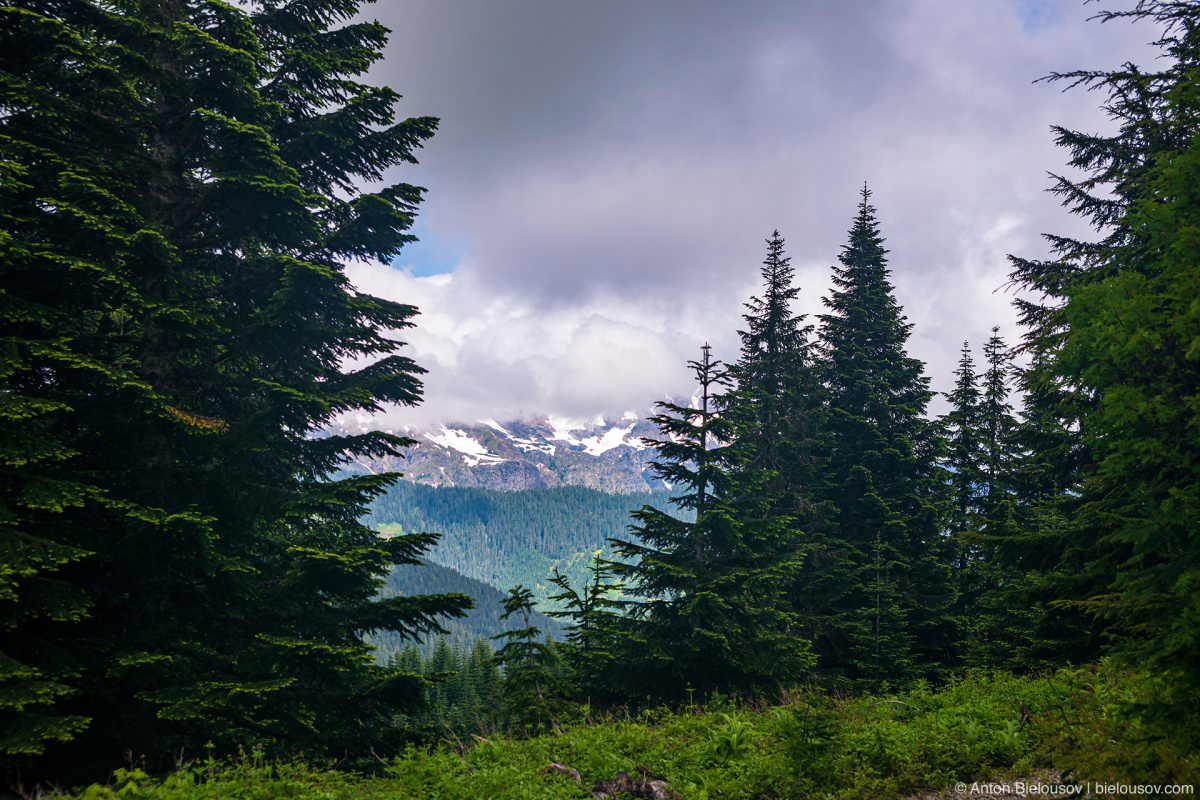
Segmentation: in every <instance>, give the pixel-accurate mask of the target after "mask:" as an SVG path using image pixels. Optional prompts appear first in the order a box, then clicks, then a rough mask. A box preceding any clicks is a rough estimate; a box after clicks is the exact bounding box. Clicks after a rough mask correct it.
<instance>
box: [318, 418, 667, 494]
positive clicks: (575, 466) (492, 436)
mask: <svg viewBox="0 0 1200 800" xmlns="http://www.w3.org/2000/svg"><path fill="white" fill-rule="evenodd" d="M370 427H374V426H373V424H372V420H371V419H370V418H369V417H366V416H362V417H358V418H346V419H343V420H341V421H340V422H339V423H338V424H337V425H336V426H335V427H334V428H332V429H331V431H330V432H331V433H335V434H340V433H359V432H361V431H363V430H364V429H367V428H370ZM390 432H394V433H397V434H402V435H404V436H408V437H410V438H412V439H415V440H416V441H417V444H416V445H414V446H413V447H410V448H409V449H408V451H407V453H406V454H405V455H404V456H403V457H400V458H395V457H391V458H383V459H378V460H372V461H367V460H362V461H357V462H355V463H353V464H349V465H347V467H346V468H347V469H348V470H349V471H368V472H401V473H403V474H404V477H405V478H406V479H407V480H409V481H412V482H414V483H419V484H424V485H427V486H457V487H472V488H479V489H495V490H498V491H516V490H522V489H548V488H552V487H556V486H585V487H588V488H590V489H597V490H599V491H602V492H608V493H610V494H629V493H633V492H648V491H654V490H658V489H666V488H669V487H667V486H666V485H665V484H663V482H662V481H660V480H658V479H657V478H655V477H654V476H653V475H652V474H651V472H650V471H649V467H650V458H651V456H652V454H653V451H651V450H648V449H647V448H646V446H645V444H643V443H642V441H641V439H642V437H643V436H648V437H654V436H655V435H656V434H657V433H658V430H657V428H656V427H655V426H654V425H653V423H650V422H647V421H645V420H640V419H638V418H637V417H636V416H635V415H633V414H626V415H625V416H624V417H623V418H621V419H620V420H596V421H594V422H592V423H586V424H584V423H576V422H571V421H569V420H565V419H563V418H562V417H558V416H555V415H551V416H548V417H541V418H536V419H533V420H527V421H521V420H514V421H512V422H506V423H504V424H503V425H502V424H500V423H498V422H495V421H494V420H490V419H488V420H479V421H477V422H475V423H449V424H442V425H438V426H435V427H431V428H417V427H403V428H401V429H399V430H395V431H390Z"/></svg>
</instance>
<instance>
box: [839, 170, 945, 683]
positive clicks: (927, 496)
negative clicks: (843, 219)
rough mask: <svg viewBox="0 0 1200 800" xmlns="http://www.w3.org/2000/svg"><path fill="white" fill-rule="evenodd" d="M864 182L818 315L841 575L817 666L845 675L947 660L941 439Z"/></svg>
mask: <svg viewBox="0 0 1200 800" xmlns="http://www.w3.org/2000/svg"><path fill="white" fill-rule="evenodd" d="M870 196H871V193H870V191H869V190H868V189H867V188H866V187H865V186H864V187H863V190H862V200H861V202H860V204H859V208H858V215H857V217H856V218H855V220H854V225H853V227H852V228H851V230H850V235H849V241H848V242H847V244H846V245H844V246H843V248H842V253H841V254H840V255H839V256H838V260H839V262H840V264H839V265H838V266H835V267H834V271H833V285H834V289H833V291H832V292H831V295H830V297H828V298H825V300H824V303H825V306H826V308H827V309H828V310H829V313H827V314H824V315H822V316H821V321H822V323H823V325H822V327H821V329H820V345H821V351H822V361H823V363H822V374H823V377H824V383H825V389H826V391H827V392H828V397H829V400H828V415H829V416H828V428H827V431H828V432H827V442H828V448H829V466H828V469H827V470H826V484H825V498H826V499H827V500H828V501H829V502H830V503H832V505H833V506H834V508H835V509H836V511H835V512H834V519H835V521H836V524H837V534H836V536H837V539H838V542H839V552H838V553H837V556H836V558H835V559H832V560H831V564H830V567H829V569H831V570H837V571H840V572H841V573H842V574H843V575H846V576H847V579H848V581H849V585H848V587H847V588H848V589H849V590H848V591H846V592H845V593H844V594H843V595H842V596H840V597H837V598H835V599H833V600H832V601H831V603H830V605H829V607H828V608H827V610H826V612H825V616H826V618H827V619H828V620H829V633H828V635H827V636H825V637H824V642H823V644H822V646H821V648H820V656H821V662H820V667H821V668H822V669H824V670H826V671H828V672H829V673H831V674H840V675H844V676H846V677H849V678H869V679H903V678H907V677H915V676H918V675H936V674H938V673H939V672H940V671H942V670H944V669H946V668H948V667H950V666H951V665H952V664H953V663H954V661H955V659H956V657H957V656H956V652H957V646H958V644H957V643H958V631H957V627H956V624H955V622H954V620H953V617H952V614H951V613H950V612H951V609H952V605H953V603H954V588H953V585H952V583H951V577H950V563H951V560H952V558H953V555H954V543H953V541H952V540H951V539H949V538H948V537H947V536H945V535H944V533H943V530H942V528H941V520H942V515H943V509H942V505H941V499H940V495H941V492H942V487H943V486H944V484H945V479H944V477H943V476H942V469H941V467H940V466H939V464H938V463H937V462H938V459H939V457H940V456H941V448H942V441H941V438H940V436H939V435H938V431H937V427H936V423H934V422H931V421H930V420H927V419H926V418H925V416H924V415H925V408H926V405H927V404H928V402H929V400H930V398H931V396H932V392H930V390H929V379H928V378H927V377H925V376H924V375H923V374H922V372H923V364H922V363H921V362H920V361H919V360H917V359H915V358H911V357H909V356H908V355H907V354H906V352H905V350H904V345H905V342H906V341H907V339H908V336H909V333H910V331H911V330H912V324H911V323H909V322H907V321H906V320H905V318H904V316H903V314H902V313H901V308H900V305H899V303H897V302H896V299H895V296H894V295H893V292H892V286H891V283H890V281H889V279H888V276H889V274H890V270H889V269H888V266H887V258H886V256H887V252H888V251H887V250H886V249H884V247H883V241H884V240H883V237H882V236H881V235H880V231H879V222H878V220H877V219H876V216H875V209H874V208H873V207H872V206H871V205H870V203H869V200H870Z"/></svg>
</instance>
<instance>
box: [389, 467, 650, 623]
mask: <svg viewBox="0 0 1200 800" xmlns="http://www.w3.org/2000/svg"><path fill="white" fill-rule="evenodd" d="M669 498H670V493H669V492H666V491H658V492H640V493H636V494H635V493H630V494H606V493H604V492H600V491H597V490H595V489H587V488H584V487H580V486H560V487H555V488H551V489H530V490H528V491H518V492H499V491H494V490H489V489H473V488H463V487H433V486H422V485H420V484H412V483H407V482H401V483H399V484H397V485H396V486H394V487H392V488H391V489H390V490H389V491H388V493H387V494H386V495H384V496H383V497H380V498H377V499H376V500H375V502H374V503H373V504H372V506H371V512H370V516H369V517H368V518H367V523H368V524H369V525H371V526H372V527H374V528H376V529H378V530H381V531H382V532H384V533H385V534H392V533H400V532H401V531H431V532H435V533H440V534H442V540H441V542H440V543H439V544H438V546H437V547H436V548H435V549H434V550H433V551H431V552H429V553H428V554H427V555H428V558H429V560H431V561H436V562H438V563H439V564H442V565H444V566H448V567H451V568H453V569H455V570H458V571H459V572H461V573H462V574H463V575H466V576H468V577H470V578H474V579H475V580H478V581H483V582H485V583H489V584H491V585H493V586H496V587H499V588H501V589H504V590H507V589H509V588H511V587H513V586H516V585H517V584H523V585H524V586H526V587H527V588H529V589H531V590H533V592H534V595H535V596H536V597H537V598H538V600H539V606H541V607H543V608H546V607H547V605H546V604H547V595H548V594H553V592H552V591H551V589H552V588H553V587H550V586H549V585H548V583H547V580H546V579H547V577H548V576H549V575H550V574H551V572H552V571H553V570H554V569H555V568H558V569H559V570H560V571H562V572H563V573H564V574H565V575H567V577H568V578H569V579H570V581H571V585H572V586H574V587H580V586H582V584H583V583H584V582H585V581H586V580H587V578H588V572H587V568H588V565H589V563H590V562H591V559H592V556H593V554H595V553H596V552H603V553H604V554H605V555H607V554H608V549H607V545H606V544H605V541H606V540H607V539H608V538H609V537H612V536H624V535H626V527H627V526H628V525H629V522H630V518H629V512H631V511H633V510H634V509H637V508H641V507H642V506H644V505H652V506H655V507H656V508H667V507H668V502H669Z"/></svg>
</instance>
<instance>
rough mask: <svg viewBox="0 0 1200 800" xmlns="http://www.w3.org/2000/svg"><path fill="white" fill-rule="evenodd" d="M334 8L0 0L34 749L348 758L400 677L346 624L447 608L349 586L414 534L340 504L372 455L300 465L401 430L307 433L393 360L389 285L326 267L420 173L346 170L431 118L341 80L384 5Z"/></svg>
mask: <svg viewBox="0 0 1200 800" xmlns="http://www.w3.org/2000/svg"><path fill="white" fill-rule="evenodd" d="M356 11H357V3H354V2H321V1H316V0H314V2H293V3H277V2H265V3H261V4H257V5H251V6H226V5H221V4H212V3H200V2H191V1H190V0H147V1H146V2H139V3H133V4H117V5H112V4H94V3H90V2H76V3H67V4H44V3H37V2H34V3H22V4H20V5H19V6H17V7H11V8H8V9H4V10H0V14H2V15H3V18H4V25H3V26H0V37H2V38H0V51H2V53H3V55H0V70H2V74H3V78H4V82H5V92H6V97H7V98H8V99H7V100H6V103H7V105H6V113H5V114H4V115H3V117H2V118H0V134H2V135H0V164H3V165H4V166H3V168H2V169H0V196H2V198H3V212H2V213H3V215H4V221H5V222H4V231H3V240H2V241H0V245H2V247H0V250H2V258H3V261H2V262H0V268H2V269H3V275H2V280H3V283H2V286H3V290H4V293H3V305H2V306H0V326H2V331H3V332H2V333H0V336H3V338H4V340H5V342H6V347H5V348H4V355H3V356H0V358H3V359H4V361H3V369H0V376H2V380H3V381H4V385H3V387H2V391H0V394H2V395H3V397H4V398H5V400H4V403H3V406H4V407H3V409H2V410H0V413H4V414H5V415H6V417H7V420H8V422H9V423H17V424H6V425H4V434H3V436H4V439H3V452H4V453H5V460H4V463H3V465H2V468H3V470H4V479H3V483H2V484H0V491H2V492H3V496H2V498H0V500H2V502H3V507H4V512H5V513H4V515H3V519H2V520H0V537H2V540H3V547H4V548H5V551H6V552H12V553H14V556H13V557H12V559H11V560H10V558H8V557H7V556H6V558H5V563H6V564H14V565H16V567H17V568H16V569H15V570H7V571H6V572H5V574H4V576H3V581H4V583H3V584H2V585H0V586H2V587H3V588H2V590H0V603H2V604H3V608H2V609H0V614H2V616H0V625H2V626H3V629H4V631H5V635H4V645H3V647H4V653H3V657H2V658H0V685H2V687H3V692H0V694H3V695H4V697H5V698H13V697H16V698H18V699H17V700H16V701H14V702H8V701H7V700H6V701H3V703H4V704H3V705H2V706H0V726H3V731H2V733H0V742H2V743H3V744H2V745H0V746H2V747H3V753H4V755H6V756H23V755H24V756H29V755H36V754H37V753H38V752H39V751H40V750H42V749H43V748H46V745H47V744H48V743H49V744H50V745H51V746H50V747H49V749H46V752H45V755H44V757H43V759H42V760H41V761H40V762H39V763H38V764H37V765H35V767H34V769H35V772H34V775H40V774H46V772H45V770H46V769H48V768H50V767H51V766H52V765H59V766H60V767H63V769H66V767H64V766H63V765H69V768H71V769H77V770H80V771H86V770H89V769H96V770H106V769H108V768H110V767H111V766H112V765H113V764H116V763H119V761H120V759H121V753H122V752H123V751H124V750H125V749H126V748H128V749H130V750H132V751H133V752H135V753H137V754H146V755H148V756H149V757H150V758H151V759H163V760H166V759H169V758H171V757H172V756H171V754H172V753H177V752H178V751H179V748H181V747H183V748H191V747H195V746H196V745H197V743H203V742H205V741H208V740H212V741H214V743H215V744H217V746H218V747H219V748H221V750H223V751H230V750H232V749H233V748H235V747H236V745H237V744H239V743H244V742H248V741H259V742H263V743H264V744H268V745H272V746H275V747H277V748H279V749H301V748H304V749H308V750H309V751H310V752H321V751H327V752H333V751H336V752H338V753H339V754H341V753H344V752H350V753H351V754H352V755H355V756H366V755H367V753H368V750H369V747H370V746H371V745H372V744H375V745H378V746H387V742H388V740H389V737H391V736H392V732H390V731H392V728H391V726H390V720H391V717H392V713H393V711H394V710H395V709H396V708H398V707H402V706H403V705H404V704H405V703H408V702H413V701H414V699H419V692H420V689H421V686H420V682H419V681H414V680H413V679H412V678H410V677H406V676H405V675H404V674H402V673H401V672H399V671H397V670H389V669H387V668H384V667H377V666H375V665H374V663H373V659H372V656H371V653H370V648H369V647H367V646H366V645H365V644H364V643H363V641H362V634H363V633H364V632H369V631H373V630H381V629H388V630H395V631H398V632H400V633H401V634H403V635H416V634H418V633H421V632H428V631H437V630H440V628H439V626H438V624H437V622H436V619H437V616H438V615H439V614H452V615H453V614H457V613H460V612H461V611H462V609H464V608H465V607H467V606H468V605H469V600H467V599H466V598H465V597H461V596H459V597H398V598H390V599H388V600H384V601H380V602H375V601H374V595H375V593H376V590H377V588H378V586H379V585H380V578H379V576H380V574H381V573H382V572H384V571H385V570H386V569H387V568H388V567H390V566H391V565H393V564H403V563H417V560H418V556H419V555H420V553H421V552H422V551H423V550H424V549H425V548H427V547H428V546H430V545H431V544H432V543H433V542H434V541H435V540H436V537H434V536H430V535H424V534H417V535H409V536H401V537H396V538H393V539H391V540H387V541H385V540H382V539H380V538H379V537H377V536H376V535H375V534H374V533H373V532H372V531H370V530H369V529H368V528H366V527H365V526H364V525H362V524H360V522H359V517H360V516H361V515H362V513H363V512H364V511H365V509H366V505H367V503H368V502H369V501H370V499H371V498H372V497H373V496H375V495H377V494H379V493H381V492H382V491H383V490H384V489H385V488H386V486H387V485H388V484H389V483H390V482H391V481H393V480H394V479H395V476H392V475H368V476H362V477H355V478H350V479H345V480H340V481H333V480H330V478H329V477H328V476H329V475H330V474H332V473H333V472H334V471H335V470H336V469H337V468H338V466H339V465H340V464H341V463H342V462H343V461H344V460H345V458H346V454H347V453H349V454H352V455H353V456H356V457H380V456H384V455H389V454H393V455H394V454H397V453H399V452H400V448H402V447H404V446H405V445H406V444H408V442H407V441H406V440H404V439H402V438H400V437H395V436H392V435H389V434H384V433H380V432H374V433H369V434H364V435H361V436H335V437H325V436H322V435H320V431H321V430H322V429H324V428H325V427H326V426H327V425H329V423H330V422H331V421H332V420H333V419H334V418H335V417H336V416H338V415H341V414H344V413H348V412H356V411H363V412H372V411H376V410H378V409H379V408H380V407H381V404H384V403H399V404H402V405H411V404H413V403H416V402H418V401H419V399H420V389H421V385H420V381H419V378H418V376H419V374H420V373H421V369H420V368H419V367H418V366H417V365H415V364H414V363H413V362H411V361H410V360H409V359H407V358H405V357H403V356H401V355H399V353H398V352H397V351H398V349H399V348H400V347H401V343H400V342H398V341H396V340H394V339H393V338H390V337H389V336H388V335H387V334H386V332H387V331H388V330H399V329H403V328H406V327H409V326H410V325H411V324H412V322H411V319H412V317H413V315H414V314H415V309H414V308H412V307H411V306H406V305H402V304H398V303H392V302H388V301H383V300H380V299H378V298H374V297H370V296H368V295H363V294H360V293H358V292H356V291H355V290H354V289H353V287H351V286H350V285H349V283H348V281H347V279H346V277H345V274H344V271H343V264H344V262H345V261H347V260H349V259H355V258H365V257H373V258H378V259H383V260H387V259H389V258H390V257H392V256H393V255H394V254H395V253H396V251H397V250H398V248H399V247H400V246H401V245H403V244H404V243H405V242H406V241H408V240H410V239H411V236H410V235H409V234H408V233H407V232H406V230H407V228H408V227H409V226H410V224H411V222H412V219H413V214H414V212H415V209H416V204H417V203H418V201H419V199H420V195H421V190H420V189H418V188H416V187H412V186H408V185H406V184H395V185H390V186H389V185H384V186H382V187H379V188H376V189H374V190H371V189H364V188H362V186H363V185H364V184H365V183H370V182H372V181H377V180H379V179H380V178H381V177H382V175H383V172H384V171H385V170H386V169H388V168H390V167H392V166H395V165H398V164H402V163H405V162H410V161H412V160H413V151H414V149H415V148H416V147H418V146H419V145H420V144H421V142H422V141H423V140H425V139H426V138H428V137H429V136H430V135H432V133H433V130H434V127H435V121H434V120H431V119H415V120H407V121H402V122H398V123H397V122H395V120H394V117H393V110H392V108H393V106H394V104H395V102H396V100H397V95H396V94H395V93H394V92H392V91H391V90H388V89H382V88H373V87H369V86H365V85H363V84H361V83H358V82H356V81H355V80H354V77H355V76H356V75H358V74H361V73H362V72H364V71H365V70H366V69H367V67H368V66H369V65H370V64H371V62H372V61H374V60H375V59H377V58H378V57H379V54H380V52H381V50H382V47H383V43H384V39H385V33H386V31H385V29H384V28H383V27H382V26H380V25H379V24H377V23H373V22H351V21H350V20H351V18H352V17H354V15H355V14H356ZM355 363H360V364H365V366H360V367H350V366H343V365H350V364H355ZM84 726H86V727H84ZM81 730H82V733H80V731H81ZM72 736H74V737H75V738H74V739H73V740H72V741H69V742H66V743H64V742H63V740H64V739H69V738H70V737H72ZM155 763H163V761H158V762H155ZM53 777H55V778H57V779H62V778H64V777H67V775H66V774H65V772H63V771H56V773H55V774H54V775H53Z"/></svg>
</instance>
